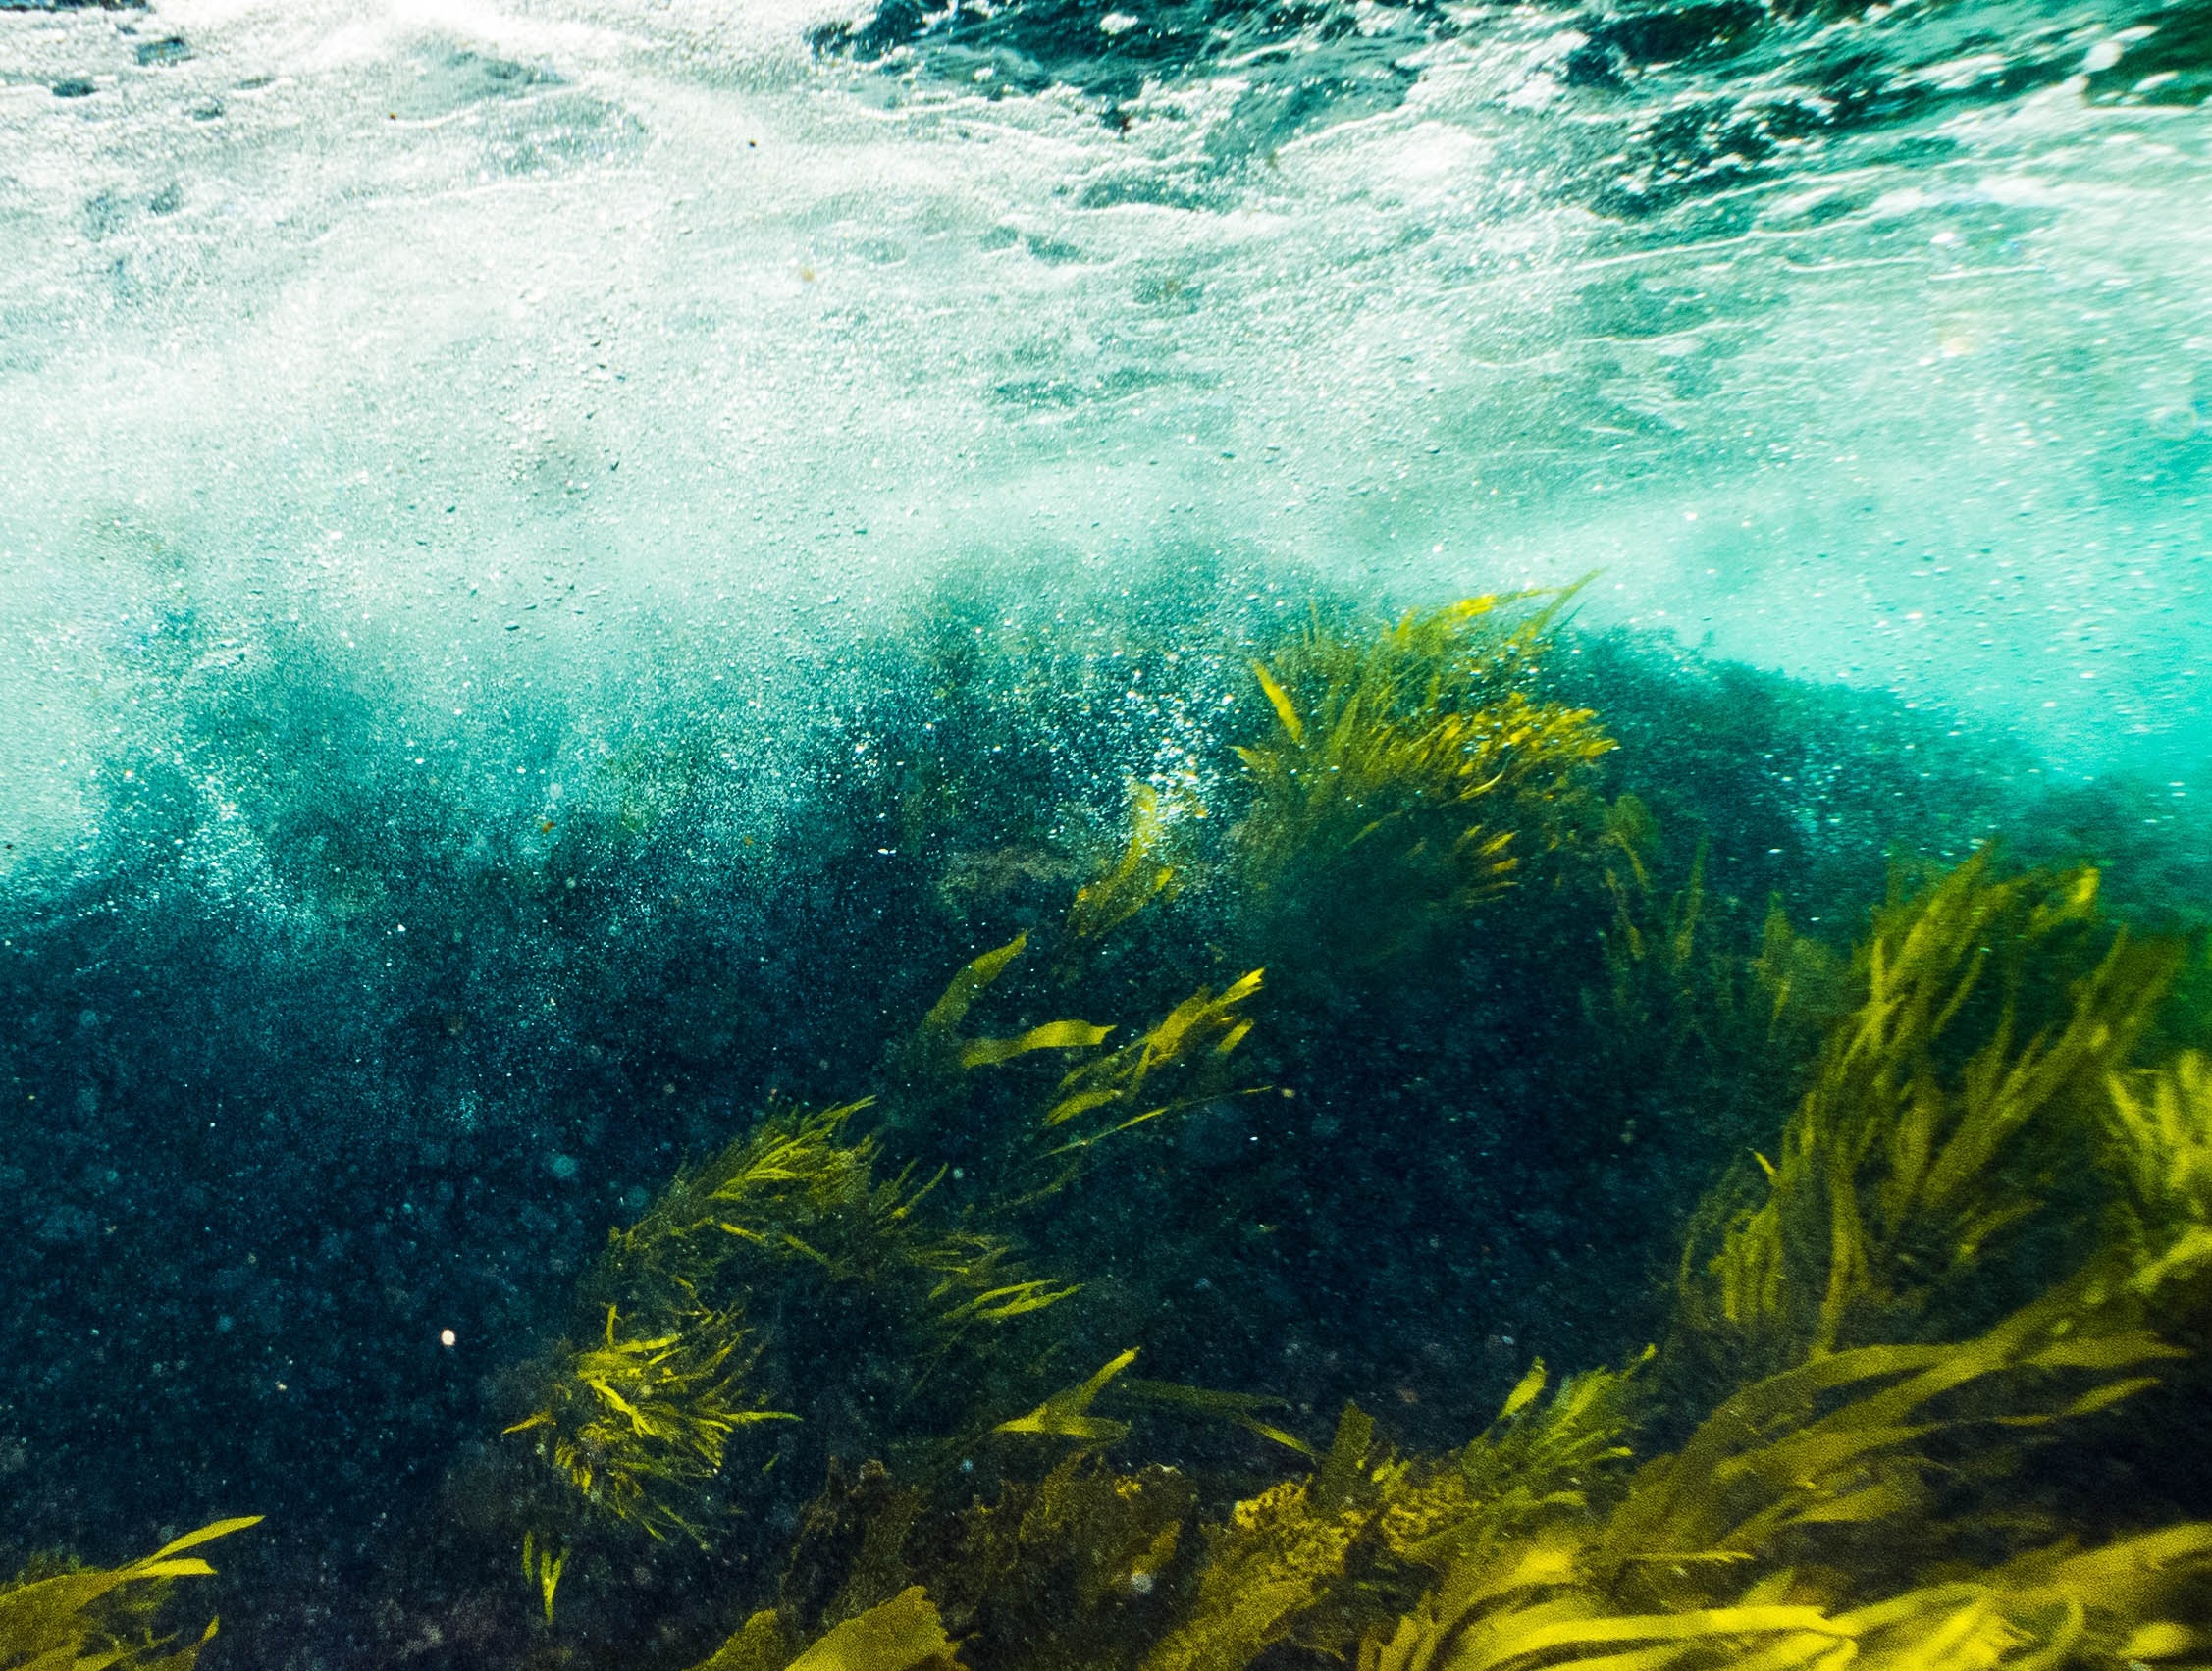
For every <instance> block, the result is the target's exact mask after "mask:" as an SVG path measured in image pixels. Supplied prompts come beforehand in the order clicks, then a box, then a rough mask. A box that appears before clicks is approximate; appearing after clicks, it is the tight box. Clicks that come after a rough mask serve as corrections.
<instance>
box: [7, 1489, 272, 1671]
mask: <svg viewBox="0 0 2212 1671" xmlns="http://www.w3.org/2000/svg"><path fill="white" fill-rule="evenodd" d="M260 1522H261V1517H260V1516H259V1515H257V1514H254V1515H244V1516H241V1517H239V1518H237V1519H236V1520H218V1521H216V1522H214V1523H213V1524H212V1525H208V1526H203V1527H201V1528H200V1529H199V1530H198V1531H196V1532H188V1533H186V1534H185V1535H184V1537H182V1538H179V1539H176V1540H173V1541H171V1542H168V1543H165V1544H163V1545H162V1546H161V1547H160V1548H158V1549H156V1550H155V1551H154V1552H153V1553H152V1554H150V1555H145V1556H141V1557H140V1558H139V1559H137V1560H135V1561H131V1562H128V1563H127V1564H125V1565H123V1566H120V1567H87V1568H82V1569H79V1570H73V1571H68V1572H59V1573H53V1574H51V1575H49V1576H46V1577H40V1578H32V1579H28V1580H25V1581H20V1582H18V1583H15V1584H12V1585H6V1586H0V1666H7V1667H9V1668H10V1671H16V1668H19V1667H21V1668H24V1671H190V1668H191V1666H192V1664H193V1663H194V1661H196V1660H197V1659H198V1657H199V1650H200V1648H201V1647H203V1646H205V1645H206V1644H207V1642H208V1641H209V1639H210V1638H212V1637H213V1636H214V1635H215V1625H214V1623H213V1622H212V1621H211V1622H210V1623H209V1624H208V1626H207V1628H206V1630H205V1631H204V1632H202V1633H201V1635H200V1637H199V1639H198V1641H197V1642H194V1643H192V1644H190V1645H186V1646H184V1647H175V1646H172V1643H173V1642H174V1640H175V1639H174V1638H156V1637H154V1636H153V1635H152V1634H151V1633H150V1632H149V1631H148V1630H147V1629H146V1628H145V1627H144V1626H143V1624H142V1623H140V1622H139V1621H140V1620H141V1619H142V1618H143V1617H144V1616H145V1615H146V1614H148V1613H150V1612H151V1610H152V1607H153V1606H155V1605H158V1604H159V1602H160V1601H161V1599H162V1598H163V1597H164V1596H165V1595H166V1593H167V1592H168V1589H169V1587H170V1586H171V1585H172V1584H174V1583H175V1582H176V1581H177V1580H179V1579H181V1578H206V1577H209V1576H211V1575H212V1574H213V1573H214V1571H215V1569H214V1568H213V1567H212V1566H210V1565H208V1563H207V1561H206V1560H205V1559H204V1558H203V1557H201V1556H199V1555H194V1554H191V1553H189V1552H188V1551H190V1550H193V1549H197V1548H200V1547H202V1546H204V1545H205V1544H208V1543H211V1542H213V1541H214V1540H216V1539H218V1538H228V1537H230V1536H231V1535H232V1534H233V1533H236V1532H242V1531H244V1530H245V1529H246V1528H247V1527H249V1526H257V1525H259V1524H260ZM118 1603H121V1604H122V1605H120V1606H119V1605H118Z"/></svg>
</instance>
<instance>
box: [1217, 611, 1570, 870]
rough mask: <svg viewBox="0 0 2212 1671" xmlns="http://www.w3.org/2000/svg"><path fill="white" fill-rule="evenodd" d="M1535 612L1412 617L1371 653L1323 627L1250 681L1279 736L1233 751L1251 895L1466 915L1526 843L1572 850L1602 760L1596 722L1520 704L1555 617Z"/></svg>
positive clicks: (1369, 647)
mask: <svg viewBox="0 0 2212 1671" xmlns="http://www.w3.org/2000/svg"><path fill="white" fill-rule="evenodd" d="M1535 596H1537V595H1534V594H1520V595H1514V596H1510V597H1485V598H1473V599H1468V600H1466V601H1462V602H1459V603H1456V604H1452V605H1450V606H1448V607H1447V608H1443V609H1436V610H1427V611H1416V612H1413V613H1410V614H1407V615H1405V616H1404V617H1402V618H1401V619H1400V620H1399V621H1398V622H1397V623H1396V625H1394V626H1392V627H1389V628H1387V629H1385V630H1384V631H1383V632H1381V633H1380V634H1377V635H1375V636H1374V637H1371V638H1366V639H1355V638H1349V637H1346V636H1343V635H1342V634H1339V633H1336V632H1333V631H1329V630H1326V629H1323V628H1320V627H1316V628H1315V629H1313V630H1312V631H1311V632H1309V633H1308V634H1307V635H1306V636H1305V637H1304V638H1303V639H1301V640H1300V641H1298V642H1297V643H1296V644H1294V645H1293V646H1291V647H1290V649H1289V650H1288V651H1287V652H1285V653H1283V654H1282V655H1280V656H1279V657H1278V658H1277V660H1276V662H1275V664H1274V665H1273V666H1269V665H1266V664H1263V663H1257V662H1255V663H1254V664H1253V669H1252V671H1253V677H1254V678H1255V679H1256V680H1257V681H1258V684H1259V686H1260V690H1261V692H1262V694H1263V695H1264V696H1265V697H1266V699H1267V703H1268V706H1269V708H1270V709H1271V711H1272V713H1273V716H1274V721H1275V724H1274V730H1273V732H1272V733H1271V734H1270V735H1268V736H1267V737H1265V738H1263V739H1259V740H1255V741H1254V742H1251V743H1249V744H1246V745H1244V746H1242V747H1240V748H1239V749H1238V751H1237V754H1238V758H1239V759H1241V760H1242V761H1243V764H1244V768H1245V771H1246V774H1247V777H1248V780H1249V782H1250V785H1251V789H1252V800H1251V805H1250V809H1249V810H1248V811H1247V813H1246V815H1245V817H1244V819H1243V821H1242V822H1241V823H1240V824H1239V825H1238V829H1237V832H1236V844H1237V850H1238V860H1239V862H1240V866H1241V870H1242V875H1243V880H1244V882H1245V883H1246V885H1247V886H1248V887H1251V888H1253V889H1256V890H1258V891H1260V892H1261V893H1263V894H1265V893H1267V892H1269V891H1271V890H1274V889H1277V888H1279V887H1284V886H1290V887H1292V888H1293V889H1299V888H1302V889H1305V890H1307V891H1317V892H1326V893H1327V894H1329V895H1331V896H1333V897H1335V898H1336V900H1337V903H1338V904H1340V905H1342V904H1345V903H1351V902H1352V901H1353V900H1362V901H1384V900H1388V901H1390V902H1391V903H1392V904H1393V906H1394V907H1395V909H1396V910H1397V911H1399V912H1403V911H1404V910H1405V909H1406V908H1407V907H1408V906H1415V907H1423V908H1427V907H1463V906H1466V905H1470V904H1473V903H1475V902H1476V901H1479V900H1481V899H1484V898H1486V897H1488V896H1489V895H1491V894H1494V893H1497V892H1498V891H1500V890H1501V888H1503V887H1505V886H1506V885H1507V883H1508V882H1509V880H1510V879H1511V872H1512V871H1513V869H1514V868H1515V866H1516V865H1518V864H1519V862H1520V860H1521V856H1522V852H1523V851H1524V850H1525V849H1526V848H1527V847H1528V846H1529V845H1530V844H1531V842H1534V843H1535V844H1537V845H1539V846H1542V847H1550V846H1554V845H1557V844H1558V843H1560V842H1561V841H1563V840H1564V839H1566V835H1567V832H1568V829H1569V827H1570V824H1571V821H1572V820H1570V819H1569V818H1568V817H1567V816H1566V812H1567V809H1568V804H1569V803H1570V801H1572V800H1573V798H1574V797H1575V795H1576V794H1577V793H1578V792H1579V790H1580V788H1581V785H1582V783H1583V780H1584V774H1585V769H1586V768H1587V767H1588V766H1589V765H1590V764H1591V762H1593V761H1595V760H1596V759H1597V758H1598V757H1600V756H1602V755H1604V754H1606V753H1607V752H1608V751H1609V750H1610V749H1611V748H1612V747H1613V743H1612V740H1611V739H1610V738H1609V737H1607V736H1606V734H1605V733H1604V732H1603V731H1602V730H1600V729H1599V728H1598V726H1597V724H1596V723H1595V721H1596V715H1595V713H1593V712H1592V711H1591V710H1589V709H1586V708H1574V707H1568V706H1566V705H1561V704H1557V703H1547V702H1541V701H1539V700H1537V699H1535V698H1534V697H1532V696H1531V695H1530V693H1529V691H1528V689H1527V688H1526V687H1527V686H1528V684H1529V682H1530V680H1531V678H1532V677H1533V675H1534V672H1535V669H1536V667H1537V664H1538V662H1539V661H1540V659H1541V657H1542V654H1543V652H1544V649H1545V645H1546V642H1547V636H1548V629H1549V625H1550V622H1551V619H1552V610H1550V609H1539V610H1536V611H1533V612H1531V611H1525V610H1518V609H1516V608H1515V607H1514V606H1515V605H1518V604H1521V603H1523V602H1525V601H1528V600H1529V599H1530V598H1533V597H1535ZM1555 606H1556V600H1554V607H1555Z"/></svg>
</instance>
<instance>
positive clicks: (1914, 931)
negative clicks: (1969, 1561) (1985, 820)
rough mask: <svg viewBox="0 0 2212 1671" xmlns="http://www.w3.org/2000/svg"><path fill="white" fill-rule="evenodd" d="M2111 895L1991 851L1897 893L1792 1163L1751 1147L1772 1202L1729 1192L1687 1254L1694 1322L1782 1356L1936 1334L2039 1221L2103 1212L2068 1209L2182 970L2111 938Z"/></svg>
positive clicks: (1819, 1080) (1821, 1069)
mask: <svg viewBox="0 0 2212 1671" xmlns="http://www.w3.org/2000/svg"><path fill="white" fill-rule="evenodd" d="M2096 896H2097V873H2096V872H2095V871H2093V870H2078V871H2072V872H2047V871H2029V872H2027V873H2025V874H2022V875H2019V876H2014V877H2009V878H2006V877H2000V876H1998V875H1997V874H1996V873H1995V870H1994V859H1993V856H1992V855H1991V854H1989V853H1988V852H1987V851H1986V850H1984V851H1983V852H1982V853H1980V854H1977V855H1976V856H1975V858H1973V859H1972V860H1970V861H1968V862H1966V863H1965V864H1963V865H1961V866H1959V867H1958V868H1957V869H1955V870H1953V871H1952V872H1950V873H1949V874H1948V875H1946V876H1944V877H1943V878H1942V879H1941V880H1939V881H1937V882H1935V883H1933V884H1932V885H1930V886H1928V887H1925V888H1923V889H1922V891H1921V892H1920V893H1918V894H1915V895H1908V894H1905V893H1903V892H1902V891H1899V892H1897V893H1895V894H1893V897H1892V900H1891V902H1890V904H1889V905H1888V906H1887V907H1886V908H1885V909H1884V910H1883V911H1882V912H1881V913H1880V914H1878V915H1877V917H1876V919H1875V922H1874V925H1873V931H1872V933H1871V935H1870V937H1869V939H1868V940H1867V942H1866V943H1865V944H1864V945H1863V946H1862V947H1861V948H1860V950H1859V952H1858V954H1857V955H1856V957H1855V959H1854V962H1853V971H1854V976H1855V979H1856V980H1857V982H1858V984H1859V986H1860V989H1861V999H1860V1002H1859V1004H1858V1005H1857V1007H1856V1008H1855V1009H1854V1010H1853V1011H1852V1012H1851V1013H1850V1014H1849V1015H1848V1016H1847V1017H1846V1018H1844V1019H1843V1021H1842V1022H1841V1023H1840V1024H1839V1025H1838V1026H1837V1027H1836V1028H1835V1030H1834V1031H1833V1032H1832V1033H1831V1035H1830V1037H1829V1039H1828V1041H1827V1043H1826V1045H1825V1046H1824V1048H1823V1049H1822V1051H1821V1053H1820V1055H1819V1058H1818V1060H1817V1063H1816V1065H1815V1067H1814V1070H1813V1074H1812V1083H1811V1085H1810V1087H1809V1088H1808V1090H1807V1091H1806V1093H1805V1096H1804V1099H1803V1101H1802V1103H1801V1104H1800V1106H1799V1109H1798V1112H1797V1114H1796V1115H1795V1117H1794V1118H1793V1119H1792V1120H1791V1122H1790V1123H1789V1124H1788V1125H1787V1127H1786V1128H1785V1129H1784V1131H1783V1133H1782V1142H1781V1147H1780V1149H1779V1151H1778V1158H1777V1159H1775V1160H1773V1161H1768V1160H1767V1159H1765V1157H1764V1156H1759V1157H1756V1158H1757V1160H1758V1165H1759V1167H1760V1170H1761V1173H1762V1174H1763V1175H1764V1197H1763V1199H1761V1200H1759V1201H1758V1203H1757V1204H1756V1205H1745V1206H1737V1207H1733V1208H1730V1207H1727V1206H1726V1205H1724V1203H1725V1202H1726V1200H1727V1197H1726V1196H1725V1194H1724V1195H1723V1196H1721V1197H1719V1198H1716V1201H1715V1204H1714V1206H1715V1208H1716V1209H1717V1211H1714V1210H1712V1209H1709V1212H1708V1214H1707V1216H1706V1222H1705V1223H1704V1224H1703V1225H1701V1227H1700V1228H1699V1233H1698V1234H1697V1235H1695V1236H1693V1238H1692V1241H1691V1244H1690V1246H1689V1247H1688V1249H1687V1250H1686V1251H1685V1254H1684V1263H1683V1277H1682V1284H1681V1294H1682V1305H1683V1315H1684V1318H1685V1322H1686V1324H1687V1327H1688V1329H1689V1330H1690V1332H1693V1333H1695V1334H1699V1335H1703V1336H1704V1337H1706V1338H1707V1339H1709V1340H1714V1341H1719V1340H1725V1341H1726V1345H1725V1346H1724V1347H1722V1348H1720V1349H1721V1350H1724V1351H1725V1352H1727V1353H1730V1354H1734V1353H1739V1352H1740V1353H1744V1354H1746V1355H1747V1357H1746V1361H1748V1362H1751V1363H1755V1364H1761V1365H1765V1366H1768V1367H1773V1368H1781V1367H1786V1366H1787V1365H1790V1364H1793V1363H1797V1362H1802V1361H1804V1360H1805V1359H1806V1358H1808V1357H1811V1356H1817V1355H1819V1354H1821V1353H1825V1352H1829V1351H1834V1350H1838V1349H1841V1348H1843V1347H1845V1346H1848V1345H1850V1344H1853V1343H1856V1342H1861V1341H1868V1340H1873V1339H1877V1338H1888V1337H1895V1336H1896V1335H1897V1333H1898V1332H1903V1333H1904V1334H1905V1335H1906V1336H1907V1337H1910V1336H1912V1335H1913V1334H1915V1333H1916V1332H1921V1333H1924V1332H1926V1331H1927V1330H1928V1329H1931V1328H1932V1329H1937V1330H1940V1329H1942V1328H1944V1327H1945V1326H1947V1325H1948V1324H1950V1323H1952V1322H1953V1321H1954V1320H1955V1319H1956V1317H1957V1316H1958V1315H1959V1301H1960V1300H1961V1299H1962V1297H1963V1296H1964V1294H1966V1293H1971V1292H1972V1291H1974V1290H1975V1288H1976V1286H1977V1284H1980V1279H1981V1277H1982V1276H1983V1274H1984V1273H1986V1272H1987V1270H1988V1269H1989V1265H1990V1262H1991V1260H1992V1259H1993V1258H1994V1256H1995V1255H1996V1254H1997V1253H1998V1252H1999V1251H2000V1250H2001V1249H2002V1248H2004V1247H2005V1246H2006V1245H2008V1244H2009V1243H2014V1242H2017V1241H2019V1240H2020V1239H2021V1238H2022V1237H2023V1236H2024V1235H2025V1234H2026V1232H2027V1231H2028V1229H2029V1228H2030V1227H2033V1226H2034V1225H2035V1224H2036V1223H2038V1222H2041V1223H2043V1224H2049V1223H2051V1222H2052V1221H2057V1227H2058V1229H2059V1230H2060V1231H2061V1232H2075V1231H2079V1229H2080V1227H2084V1226H2087V1225H2089V1224H2091V1223H2092V1222H2093V1212H2092V1213H2084V1212H2082V1211H2080V1210H2079V1209H2080V1202H2079V1201H2074V1202H2072V1203H2071V1205H2072V1206H2073V1207H2074V1208H2075V1209H2077V1210H2075V1211H2065V1210H2064V1209H2066V1208H2067V1207H2068V1206H2069V1199H2068V1198H2069V1197H2070V1195H2071V1194H2073V1193H2074V1192H2077V1191H2078V1190H2079V1188H2080V1184H2081V1180H2082V1179H2083V1178H2084V1177H2086V1176H2089V1175H2093V1174H2094V1171H2095V1165H2096V1160H2097V1149H2098V1147H2099V1144H2098V1141H2097V1139H2098V1134H2099V1132H2100V1131H2101V1129H2102V1128H2103V1125H2104V1120H2103V1112H2104V1106H2105V1103H2106V1100H2107V1090H2106V1085H2107V1082H2108V1080H2109V1078H2110V1077H2111V1075H2112V1074H2114V1073H2115V1072H2117V1071H2119V1070H2122V1069H2123V1068H2124V1067H2125V1066H2126V1065H2127V1063H2128V1062H2129V1059H2130V1055H2131V1052H2132V1051H2133V1047H2134V1045H2135V1042H2136V1040H2137V1039H2138V1038H2139V1037H2140V1036H2141V1035H2142V1033H2143V1032H2144V1030H2145V1029H2146V1027H2148V1025H2149V1024H2150V1022H2151V1020H2152V1018H2153V1017H2154V1015H2155V1013H2156V1011H2157V1009H2158V1006H2159V1004H2160V1002H2161V1000H2162V999H2163V997H2164V994H2165V991H2166V988H2167V984H2168V982H2169V981H2170V980H2171V978H2172V975H2173V972H2174V967H2175V962H2176V958H2175V952H2174V949H2173V948H2172V947H2171V946H2170V945H2167V944H2163V943H2158V942H2136V941H2133V940H2131V938H2130V937H2129V936H2128V935H2127V934H2126V932H2125V931H2124V930H2117V929H2111V930H2108V929H2105V928H2104V927H2103V926H2102V925H2101V923H2100V922H2099V919H2098V916H2097V912H2096ZM2054 961H2061V962H2062V968H2063V974H2064V976H2070V977H2071V978H2063V977H2062V978H2061V979H2060V980H2058V981H2057V982H2055V983H2054V979H2053V976H2054V970H2053V967H2052V965H2053V963H2054ZM2054 984H2057V985H2059V986H2063V988H2064V990H2063V991H2056V992H2054V991H2053V990H2052V988H2053V986H2054ZM2037 1010H2040V1011H2041V1012H2042V1014H2039V1015H2038V1014H2034V1013H2032V1012H2034V1011H2037ZM2024 1033H2025V1035H2026V1036H2025V1037H2024V1036H2023V1034H2024ZM2054 1204H2055V1207H2054ZM2047 1209H2048V1210H2047Z"/></svg>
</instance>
